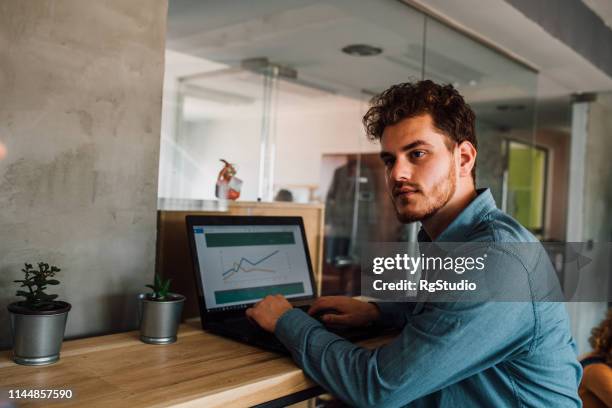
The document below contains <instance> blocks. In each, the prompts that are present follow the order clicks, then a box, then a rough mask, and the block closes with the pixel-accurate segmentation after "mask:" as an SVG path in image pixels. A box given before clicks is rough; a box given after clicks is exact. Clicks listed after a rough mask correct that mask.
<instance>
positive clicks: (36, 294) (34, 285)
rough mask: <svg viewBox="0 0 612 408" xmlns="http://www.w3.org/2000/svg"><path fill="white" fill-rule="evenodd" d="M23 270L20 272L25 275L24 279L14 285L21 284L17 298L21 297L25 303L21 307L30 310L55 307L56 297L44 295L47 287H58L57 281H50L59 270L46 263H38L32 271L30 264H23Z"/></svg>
mask: <svg viewBox="0 0 612 408" xmlns="http://www.w3.org/2000/svg"><path fill="white" fill-rule="evenodd" d="M24 265H25V268H23V269H22V270H21V271H22V272H23V273H24V274H25V278H24V279H20V280H16V281H14V282H15V283H21V286H20V287H21V288H27V291H25V290H21V289H20V290H18V291H17V296H23V297H24V298H25V301H23V305H24V306H25V307H27V308H29V309H32V310H46V309H52V308H53V307H55V303H54V299H56V298H57V296H58V295H49V294H47V293H45V290H46V289H47V286H48V285H59V284H60V282H59V281H58V280H57V279H52V278H53V277H54V276H55V274H56V273H58V272H59V271H60V270H61V269H60V268H58V267H57V266H53V265H51V266H49V264H48V263H45V262H39V263H38V270H36V269H34V267H33V266H32V264H29V263H25V264H24Z"/></svg>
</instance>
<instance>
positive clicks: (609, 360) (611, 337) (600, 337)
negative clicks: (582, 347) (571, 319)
mask: <svg viewBox="0 0 612 408" xmlns="http://www.w3.org/2000/svg"><path fill="white" fill-rule="evenodd" d="M589 343H591V347H593V352H594V353H595V354H596V355H598V356H600V357H601V358H603V359H604V360H605V361H606V364H608V365H610V366H612V308H609V309H608V312H607V313H606V317H605V318H604V319H603V320H602V321H601V323H599V325H598V326H596V327H593V330H591V337H590V338H589Z"/></svg>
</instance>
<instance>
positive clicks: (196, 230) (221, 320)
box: [186, 215, 380, 353]
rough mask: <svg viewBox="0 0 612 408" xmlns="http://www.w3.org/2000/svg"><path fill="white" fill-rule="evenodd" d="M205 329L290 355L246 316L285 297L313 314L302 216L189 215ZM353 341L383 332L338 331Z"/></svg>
mask: <svg viewBox="0 0 612 408" xmlns="http://www.w3.org/2000/svg"><path fill="white" fill-rule="evenodd" d="M186 224H187V234H188V240H189V246H190V249H191V257H192V261H193V270H194V272H195V281H196V286H197V294H198V303H199V307H200V317H201V319H202V328H203V329H204V330H207V331H210V332H212V333H215V334H219V335H222V336H225V337H229V338H232V339H235V340H239V341H242V342H245V343H249V344H253V345H256V346H259V347H262V348H264V349H267V350H273V351H277V352H281V353H288V351H287V350H286V349H285V347H284V346H283V345H282V344H281V343H280V341H278V339H277V338H276V337H275V336H274V335H273V334H271V333H268V332H266V331H265V330H263V329H261V328H260V327H259V326H257V325H256V324H255V323H253V322H251V321H250V320H249V319H248V318H247V317H246V315H245V311H246V309H247V308H249V307H251V306H253V305H254V304H255V303H257V302H258V301H260V300H261V299H263V298H264V297H266V296H267V295H275V294H282V295H283V296H285V297H286V298H287V300H289V302H291V303H292V305H293V306H294V307H298V308H300V309H302V310H304V311H307V310H308V308H309V305H310V304H311V303H312V302H313V301H314V299H315V297H316V286H315V280H314V274H313V269H312V262H311V260H310V253H309V251H308V245H307V241H306V234H305V232H304V223H303V221H302V218H301V217H268V216H227V215H212V216H198V215H193V216H192V215H189V216H187V217H186ZM334 331H335V332H336V333H337V334H339V335H341V336H343V337H345V338H348V339H350V340H361V339H364V338H368V337H373V336H375V335H377V334H379V332H380V331H379V330H375V329H372V330H369V329H353V328H350V329H344V328H342V329H340V328H338V329H334Z"/></svg>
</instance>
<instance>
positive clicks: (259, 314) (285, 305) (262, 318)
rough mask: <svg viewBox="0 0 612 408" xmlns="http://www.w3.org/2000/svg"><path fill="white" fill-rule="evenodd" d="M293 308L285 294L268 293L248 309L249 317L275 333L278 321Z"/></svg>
mask: <svg viewBox="0 0 612 408" xmlns="http://www.w3.org/2000/svg"><path fill="white" fill-rule="evenodd" d="M291 309H293V306H291V303H289V302H288V301H287V299H285V297H284V296H283V295H274V296H272V295H268V296H266V297H265V298H263V300H261V301H259V302H257V303H256V304H255V306H253V307H250V308H248V309H247V310H246V315H247V317H248V318H249V319H253V320H255V321H256V322H257V324H259V325H260V326H261V328H262V329H264V330H266V331H269V332H270V333H274V329H276V322H277V321H278V319H279V318H280V317H281V316H282V315H283V314H284V313H285V312H287V311H289V310H291Z"/></svg>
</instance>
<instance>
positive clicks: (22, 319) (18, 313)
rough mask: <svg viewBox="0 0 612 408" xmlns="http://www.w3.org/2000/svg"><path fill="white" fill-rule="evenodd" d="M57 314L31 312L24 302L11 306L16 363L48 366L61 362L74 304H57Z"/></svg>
mask: <svg viewBox="0 0 612 408" xmlns="http://www.w3.org/2000/svg"><path fill="white" fill-rule="evenodd" d="M54 303H55V305H56V307H55V308H54V310H31V309H29V308H28V307H26V306H25V304H24V302H16V303H11V304H10V305H8V310H9V312H10V317H11V331H12V333H13V355H12V358H13V361H15V362H16V363H17V364H23V365H46V364H52V363H55V362H56V361H57V360H59V357H60V349H61V347H62V341H63V340H64V331H65V330H66V321H67V320H68V311H70V308H71V306H70V304H69V303H66V302H60V301H56V302H54Z"/></svg>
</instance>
